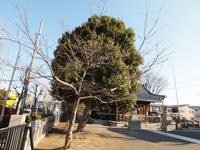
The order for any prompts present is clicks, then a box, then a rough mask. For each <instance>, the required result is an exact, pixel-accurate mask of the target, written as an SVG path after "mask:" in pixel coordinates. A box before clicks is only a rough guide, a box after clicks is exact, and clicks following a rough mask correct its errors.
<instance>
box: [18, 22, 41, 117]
mask: <svg viewBox="0 0 200 150" xmlns="http://www.w3.org/2000/svg"><path fill="white" fill-rule="evenodd" d="M42 27H43V20H42V21H41V22H40V27H39V30H38V33H37V37H36V40H35V43H34V50H33V54H32V58H31V63H30V65H29V67H28V71H27V76H26V77H27V78H26V79H25V82H24V84H25V87H24V93H23V96H22V103H21V110H20V113H21V114H22V113H23V110H24V106H25V101H26V99H27V94H28V85H29V82H30V76H31V71H32V66H33V63H34V59H35V55H36V52H37V50H38V44H39V41H40V37H41V32H42Z"/></svg>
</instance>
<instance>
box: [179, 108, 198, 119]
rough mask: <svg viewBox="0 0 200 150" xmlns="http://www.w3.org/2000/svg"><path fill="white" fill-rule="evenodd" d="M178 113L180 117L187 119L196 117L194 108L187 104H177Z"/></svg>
mask: <svg viewBox="0 0 200 150" xmlns="http://www.w3.org/2000/svg"><path fill="white" fill-rule="evenodd" d="M179 113H180V117H181V118H185V119H187V120H193V119H196V118H195V117H196V115H195V113H196V112H195V110H194V109H192V108H190V107H189V105H184V106H179Z"/></svg>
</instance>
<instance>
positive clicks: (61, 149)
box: [34, 147, 63, 150]
mask: <svg viewBox="0 0 200 150" xmlns="http://www.w3.org/2000/svg"><path fill="white" fill-rule="evenodd" d="M34 150H63V147H58V148H53V149H40V148H35V149H34Z"/></svg>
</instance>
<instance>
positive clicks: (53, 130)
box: [48, 127, 66, 134]
mask: <svg viewBox="0 0 200 150" xmlns="http://www.w3.org/2000/svg"><path fill="white" fill-rule="evenodd" d="M48 134H66V131H65V130H64V129H59V128H56V127H54V128H53V129H52V130H50V131H49V132H48Z"/></svg>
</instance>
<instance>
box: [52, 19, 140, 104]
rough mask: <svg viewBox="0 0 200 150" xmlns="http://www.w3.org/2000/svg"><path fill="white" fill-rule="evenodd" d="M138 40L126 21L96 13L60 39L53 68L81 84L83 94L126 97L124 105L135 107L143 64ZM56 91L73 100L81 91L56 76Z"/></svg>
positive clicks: (53, 91) (109, 98) (115, 98)
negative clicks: (60, 81) (137, 43)
mask: <svg viewBox="0 0 200 150" xmlns="http://www.w3.org/2000/svg"><path fill="white" fill-rule="evenodd" d="M134 40H135V34H134V32H133V30H132V29H130V28H126V26H125V24H124V23H123V22H122V21H120V20H118V19H115V18H113V17H109V16H92V17H91V18H89V19H88V21H87V22H86V23H84V24H82V25H81V26H79V27H77V28H75V29H74V30H73V31H72V32H65V33H64V34H63V35H62V38H61V39H59V41H58V46H57V48H56V50H55V52H54V59H53V61H52V68H53V72H54V74H55V75H56V76H57V77H59V79H61V80H63V81H65V82H67V83H70V84H72V85H73V86H74V87H76V89H79V88H80V86H81V88H80V89H81V90H80V93H78V96H80V97H84V96H91V95H92V96H97V97H98V98H100V99H102V100H103V101H106V102H109V101H111V100H120V99H122V100H123V99H125V101H124V102H120V103H121V104H120V105H121V106H124V107H127V106H128V107H129V106H131V107H132V105H133V104H134V102H135V100H136V96H135V93H136V92H137V90H138V89H139V87H140V84H139V74H140V71H139V65H141V64H142V61H143V59H142V57H141V56H140V54H139V53H138V52H137V50H136V49H135V47H134ZM84 73H86V75H85V77H84V78H82V77H83V75H84ZM111 89H116V90H113V91H111ZM100 91H101V92H100ZM52 93H53V95H54V97H55V98H56V99H59V98H58V96H55V95H59V97H61V98H62V99H64V100H66V101H68V102H73V97H74V96H75V95H77V94H76V93H75V92H74V91H73V90H72V89H71V88H69V87H67V86H64V85H62V84H60V83H58V82H57V81H56V80H54V81H53V82H52ZM127 102H129V104H126V103H127ZM123 103H124V104H123Z"/></svg>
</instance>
